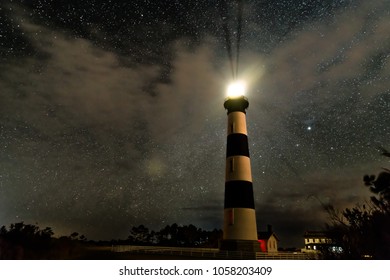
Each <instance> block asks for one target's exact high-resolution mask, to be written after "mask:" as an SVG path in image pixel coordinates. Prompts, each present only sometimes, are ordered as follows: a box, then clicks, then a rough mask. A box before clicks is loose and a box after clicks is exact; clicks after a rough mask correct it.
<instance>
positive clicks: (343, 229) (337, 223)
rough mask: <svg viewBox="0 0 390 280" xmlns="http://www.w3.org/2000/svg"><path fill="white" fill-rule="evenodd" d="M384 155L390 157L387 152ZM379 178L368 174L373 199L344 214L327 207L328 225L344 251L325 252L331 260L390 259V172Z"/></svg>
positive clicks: (381, 173)
mask: <svg viewBox="0 0 390 280" xmlns="http://www.w3.org/2000/svg"><path fill="white" fill-rule="evenodd" d="M382 155H384V156H386V157H390V153H389V152H388V151H386V150H384V149H383V153H382ZM383 170H384V171H382V172H380V173H379V174H378V176H375V175H365V176H364V177H363V181H364V184H365V185H366V186H368V187H369V189H370V191H371V192H372V194H373V195H372V196H371V200H370V201H369V202H368V203H366V204H363V205H361V206H360V205H356V206H355V207H353V208H351V209H349V208H346V209H345V210H344V211H342V212H338V211H337V210H335V209H334V208H333V207H332V206H330V205H327V206H326V207H325V210H326V211H327V212H328V214H329V216H330V224H328V225H327V227H328V231H329V234H330V235H331V236H330V237H331V238H332V240H333V241H334V242H335V243H336V244H337V245H338V246H341V247H342V248H343V252H342V253H341V254H332V253H330V252H328V251H326V252H324V254H325V257H328V258H334V257H338V258H345V259H360V258H366V257H369V258H374V259H389V258H390V170H389V169H386V168H383Z"/></svg>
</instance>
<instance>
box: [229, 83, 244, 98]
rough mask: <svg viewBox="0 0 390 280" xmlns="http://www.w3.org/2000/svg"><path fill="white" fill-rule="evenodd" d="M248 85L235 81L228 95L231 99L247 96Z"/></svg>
mask: <svg viewBox="0 0 390 280" xmlns="http://www.w3.org/2000/svg"><path fill="white" fill-rule="evenodd" d="M245 91H246V85H245V83H244V82H243V81H235V82H234V83H231V84H230V85H229V86H228V87H227V91H226V94H227V96H228V97H230V98H235V97H240V96H243V95H245Z"/></svg>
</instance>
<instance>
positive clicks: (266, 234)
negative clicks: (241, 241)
mask: <svg viewBox="0 0 390 280" xmlns="http://www.w3.org/2000/svg"><path fill="white" fill-rule="evenodd" d="M272 235H273V236H274V237H275V238H276V240H279V238H278V237H277V236H276V234H275V233H273V232H271V231H259V232H258V233H257V238H258V239H262V240H264V239H270V237H271V236H272Z"/></svg>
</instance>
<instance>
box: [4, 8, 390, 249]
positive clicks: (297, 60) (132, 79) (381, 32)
mask: <svg viewBox="0 0 390 280" xmlns="http://www.w3.org/2000/svg"><path fill="white" fill-rule="evenodd" d="M58 2H63V1H49V0H47V1H27V0H26V1H22V0H19V1H2V3H1V4H0V61H1V63H0V224H1V225H9V224H10V223H14V222H18V221H24V222H26V223H38V224H39V225H40V226H51V227H53V230H54V232H55V233H56V234H58V235H62V234H66V235H69V234H70V233H71V232H74V231H77V232H80V233H81V234H84V235H86V236H87V238H90V239H112V238H126V237H127V235H128V233H129V230H130V228H131V227H132V226H135V225H139V224H144V225H145V226H147V227H148V228H151V229H155V230H159V229H161V228H162V227H164V226H165V225H167V224H172V223H178V224H184V225H186V224H194V225H196V226H198V227H202V228H205V229H213V228H221V227H222V219H223V192H224V178H225V176H224V172H225V150H226V122H227V119H226V112H225V111H224V108H223V102H224V98H225V89H226V85H227V84H228V83H229V81H230V80H231V72H230V69H229V63H228V57H227V52H226V45H225V38H224V32H223V28H222V23H223V21H225V22H226V23H228V26H229V31H230V32H231V34H232V36H233V37H234V35H235V30H236V29H235V26H236V18H235V16H236V12H235V11H236V4H235V2H236V1H229V2H228V3H226V2H225V1H206V0H204V1H114V0H113V1H108V0H107V1H104V0H100V1H97V0H96V1H92V0H88V1H65V4H64V3H58ZM242 2H243V22H242V38H241V47H240V65H239V77H240V78H242V79H244V80H246V81H247V82H248V99H249V108H248V111H247V121H248V136H249V145H250V147H249V148H250V155H251V162H252V175H253V184H254V194H255V201H256V211H257V222H258V228H259V230H263V229H264V230H265V228H266V225H267V224H272V225H273V228H274V230H275V232H276V234H277V235H278V237H279V238H280V245H281V246H284V247H287V246H303V240H302V235H303V232H304V231H305V230H306V229H321V228H322V227H323V226H324V223H325V222H326V213H325V212H324V211H323V209H322V206H321V203H331V204H333V205H335V206H336V207H339V208H340V209H343V208H344V207H347V206H351V205H354V204H355V203H364V200H365V199H367V198H368V197H369V192H368V190H367V189H366V188H365V187H364V186H363V181H362V178H363V175H365V174H366V173H369V174H376V173H377V172H379V171H380V169H381V168H382V167H386V166H387V167H388V159H386V158H385V157H381V156H380V147H384V148H387V149H389V148H390V143H389V139H390V126H389V123H390V106H389V102H390V94H389V88H390V80H389V77H390V59H389V56H390V37H389V35H388V33H389V32H388V31H389V30H390V20H389V18H390V17H389V15H390V3H389V2H388V1H386V0H374V1H352V0H351V1H342V0H338V1H319V0H318V1H317V0H312V1H309V0H306V1H291V0H290V1H288V0H277V1H267V0H265V1H242ZM221 15H222V16H221Z"/></svg>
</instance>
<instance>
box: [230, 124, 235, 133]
mask: <svg viewBox="0 0 390 280" xmlns="http://www.w3.org/2000/svg"><path fill="white" fill-rule="evenodd" d="M234 127H235V125H234V122H232V123H231V124H230V131H229V132H230V133H234Z"/></svg>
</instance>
